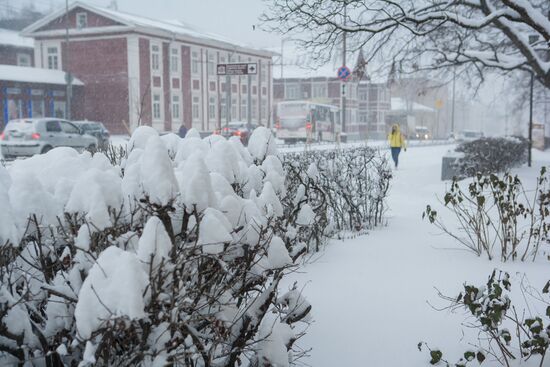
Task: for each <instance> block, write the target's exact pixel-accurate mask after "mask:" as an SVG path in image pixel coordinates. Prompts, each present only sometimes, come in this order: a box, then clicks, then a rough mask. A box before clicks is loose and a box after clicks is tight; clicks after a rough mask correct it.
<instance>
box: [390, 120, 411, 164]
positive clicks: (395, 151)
mask: <svg viewBox="0 0 550 367" xmlns="http://www.w3.org/2000/svg"><path fill="white" fill-rule="evenodd" d="M388 141H389V143H390V149H391V157H392V159H393V163H395V168H397V166H398V165H399V153H401V149H403V150H404V151H405V152H406V151H407V144H406V142H405V137H404V136H403V134H402V133H401V130H400V129H399V125H397V124H395V125H393V126H392V127H391V132H390V134H389V135H388Z"/></svg>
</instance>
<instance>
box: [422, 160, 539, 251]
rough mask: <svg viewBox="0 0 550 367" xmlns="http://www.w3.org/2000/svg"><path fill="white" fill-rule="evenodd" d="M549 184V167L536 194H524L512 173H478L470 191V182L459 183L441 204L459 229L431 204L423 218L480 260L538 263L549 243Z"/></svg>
mask: <svg viewBox="0 0 550 367" xmlns="http://www.w3.org/2000/svg"><path fill="white" fill-rule="evenodd" d="M549 180H550V177H548V172H547V169H546V167H543V168H542V169H541V171H540V175H539V177H538V179H537V181H536V187H535V188H534V190H526V189H525V188H524V187H523V185H522V183H521V180H520V179H519V177H518V176H517V175H516V176H514V175H511V174H509V173H505V174H503V175H502V176H498V175H495V174H491V175H487V176H484V175H481V174H477V175H476V176H475V177H474V179H473V180H472V182H470V183H469V184H468V188H467V190H466V189H465V188H463V185H466V183H465V182H462V183H461V182H459V181H458V180H457V179H456V178H455V179H454V180H453V182H452V184H451V187H450V188H449V190H448V191H447V192H446V193H445V196H444V202H443V204H444V206H445V207H446V208H447V209H448V210H449V211H450V213H452V215H453V216H455V217H456V219H457V223H458V228H456V229H454V228H449V227H447V226H446V225H445V223H444V221H443V220H442V219H441V217H440V216H439V215H438V212H437V210H436V209H434V208H433V207H432V206H430V205H428V206H427V208H426V211H425V212H424V213H423V217H426V218H428V220H429V221H430V223H432V224H434V225H435V226H436V227H438V228H439V229H441V230H442V231H443V232H445V233H447V234H448V235H450V236H451V237H453V238H454V239H455V240H456V241H457V242H458V243H460V244H461V245H463V246H465V247H466V248H468V249H469V250H471V251H472V252H474V253H475V254H476V255H478V256H481V255H482V254H486V255H487V257H488V258H489V260H492V259H493V258H494V257H495V256H499V257H500V259H501V260H502V261H507V260H510V259H511V260H515V259H517V258H519V259H521V260H522V261H524V260H526V259H532V260H535V259H536V257H537V256H538V255H539V253H540V252H541V251H542V250H544V248H543V246H548V244H550V181H549Z"/></svg>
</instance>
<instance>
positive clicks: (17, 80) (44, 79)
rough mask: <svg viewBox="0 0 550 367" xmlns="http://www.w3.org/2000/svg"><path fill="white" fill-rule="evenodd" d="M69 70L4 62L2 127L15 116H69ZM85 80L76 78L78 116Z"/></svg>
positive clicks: (0, 96)
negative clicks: (67, 84) (67, 77)
mask: <svg viewBox="0 0 550 367" xmlns="http://www.w3.org/2000/svg"><path fill="white" fill-rule="evenodd" d="M66 92H67V88H66V85H65V73H64V72H62V71H60V70H45V69H38V68H31V67H23V66H13V65H0V111H1V114H0V131H2V130H4V127H5V126H6V124H7V122H8V121H10V120H13V119H20V118H32V117H59V118H65V113H66V108H67V93H66ZM83 98H84V90H83V83H82V82H81V81H80V80H78V79H75V80H73V98H72V105H71V110H72V111H73V115H74V116H76V117H78V112H79V111H80V110H82V108H83V105H84V99H83Z"/></svg>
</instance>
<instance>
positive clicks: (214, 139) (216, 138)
mask: <svg viewBox="0 0 550 367" xmlns="http://www.w3.org/2000/svg"><path fill="white" fill-rule="evenodd" d="M203 141H204V142H205V143H206V145H207V146H208V147H209V148H210V149H212V148H213V147H214V145H216V144H218V143H221V142H222V141H227V140H226V139H225V138H224V137H223V136H221V135H214V134H213V135H209V136H207V137H206V138H204V139H203Z"/></svg>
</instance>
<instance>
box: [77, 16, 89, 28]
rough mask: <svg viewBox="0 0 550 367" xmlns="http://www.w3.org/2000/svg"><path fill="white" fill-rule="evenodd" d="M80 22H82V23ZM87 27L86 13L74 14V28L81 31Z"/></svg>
mask: <svg viewBox="0 0 550 367" xmlns="http://www.w3.org/2000/svg"><path fill="white" fill-rule="evenodd" d="M82 20H84V21H83V22H82ZM87 27H88V13H85V12H81V13H76V28H78V29H83V28H87Z"/></svg>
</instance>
